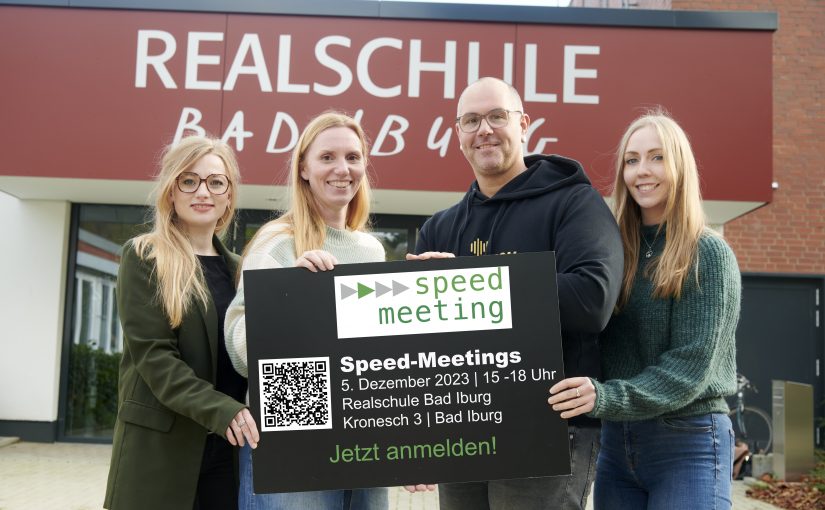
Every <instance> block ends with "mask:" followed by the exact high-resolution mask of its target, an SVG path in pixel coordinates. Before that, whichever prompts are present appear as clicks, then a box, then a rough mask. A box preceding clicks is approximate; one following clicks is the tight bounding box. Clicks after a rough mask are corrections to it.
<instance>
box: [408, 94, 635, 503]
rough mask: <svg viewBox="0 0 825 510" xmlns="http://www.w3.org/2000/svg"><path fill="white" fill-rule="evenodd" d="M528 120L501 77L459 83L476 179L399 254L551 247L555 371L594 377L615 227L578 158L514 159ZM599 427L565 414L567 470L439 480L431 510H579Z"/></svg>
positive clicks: (616, 259)
mask: <svg viewBox="0 0 825 510" xmlns="http://www.w3.org/2000/svg"><path fill="white" fill-rule="evenodd" d="M529 125H530V118H529V116H528V115H527V114H526V113H524V108H523V106H522V102H521V98H520V97H519V94H518V92H517V91H516V90H515V89H514V88H513V87H512V86H510V85H509V84H507V83H506V82H504V81H502V80H499V79H496V78H481V79H480V80H478V81H476V82H475V83H473V84H471V85H469V86H468V87H467V88H466V89H465V90H464V92H463V93H462V94H461V97H460V98H459V100H458V116H457V118H456V134H457V135H458V139H459V142H460V144H461V152H463V153H464V156H465V157H466V158H467V161H468V162H469V163H470V166H472V168H473V173H474V174H475V177H476V180H475V182H473V184H472V185H471V186H470V189H469V191H467V194H466V195H464V198H463V199H462V200H461V202H459V203H458V204H456V205H454V206H452V207H450V208H449V209H445V210H443V211H439V212H437V213H436V214H435V215H433V217H432V218H430V219H429V220H427V222H426V223H425V224H424V226H423V227H422V228H421V231H420V233H419V236H418V242H417V243H416V246H415V252H416V254H415V255H412V254H410V255H408V256H407V258H408V259H409V260H423V259H428V258H436V257H444V256H452V255H449V254H453V255H459V256H461V255H492V254H500V253H526V252H537V251H554V252H556V270H557V272H558V292H559V311H560V316H561V317H560V318H561V333H562V348H563V351H564V367H565V376H567V377H574V376H588V377H594V378H599V376H600V366H599V346H598V334H599V333H600V332H601V330H602V329H604V327H605V325H607V321H608V319H609V318H610V314H611V313H612V311H613V306H614V305H615V303H616V299H617V297H618V295H619V288H620V286H621V282H622V265H623V255H622V243H621V238H620V237H619V230H618V228H617V227H616V222H615V220H614V219H613V215H612V214H611V213H610V210H609V209H608V207H607V205H606V204H605V202H604V200H603V199H602V197H601V195H599V193H598V192H597V191H596V190H595V189H594V188H593V186H592V185H591V184H590V180H589V179H588V178H587V176H586V175H585V174H584V170H583V169H582V166H581V164H579V163H578V162H577V161H574V160H572V159H567V158H563V157H561V156H544V155H533V156H528V157H526V158H525V157H524V151H523V143H524V140H525V136H526V134H527V128H528V126H529ZM542 403H543V402H542ZM599 425H600V423H599V422H598V421H597V420H595V419H592V418H588V417H587V416H577V417H576V418H573V419H571V420H570V421H569V431H570V452H571V468H572V475H570V476H558V477H550V478H529V479H516V480H495V481H489V482H471V483H451V484H441V485H439V502H440V507H441V510H457V509H461V510H463V509H467V510H483V509H487V508H489V509H491V510H495V509H505V508H507V509H511V508H513V509H519V510H530V509H547V508H552V509H565V510H566V509H571V510H573V509H584V507H585V504H586V503H587V497H588V494H589V491H590V485H591V482H592V478H593V473H594V471H595V463H596V457H597V455H598V451H599ZM417 487H418V488H419V490H420V489H421V488H423V486H417ZM410 489H411V490H412V488H410Z"/></svg>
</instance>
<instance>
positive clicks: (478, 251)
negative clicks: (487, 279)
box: [470, 239, 487, 257]
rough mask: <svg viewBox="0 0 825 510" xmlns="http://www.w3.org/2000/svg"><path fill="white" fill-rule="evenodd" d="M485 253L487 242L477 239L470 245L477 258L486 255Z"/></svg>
mask: <svg viewBox="0 0 825 510" xmlns="http://www.w3.org/2000/svg"><path fill="white" fill-rule="evenodd" d="M485 251H487V241H482V240H481V239H476V240H475V241H473V242H472V243H470V252H471V253H472V254H473V255H475V256H476V257H480V256H482V255H484V252H485Z"/></svg>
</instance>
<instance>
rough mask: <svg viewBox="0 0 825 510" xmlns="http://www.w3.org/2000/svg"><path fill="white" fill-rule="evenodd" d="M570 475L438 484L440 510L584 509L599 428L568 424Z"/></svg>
mask: <svg viewBox="0 0 825 510" xmlns="http://www.w3.org/2000/svg"><path fill="white" fill-rule="evenodd" d="M568 430H569V433H570V468H571V471H572V474H571V475H567V476H553V477H545V478H518V479H512V480H492V481H489V482H469V483H442V484H438V500H439V508H441V510H486V509H490V510H510V509H518V510H545V509H548V508H552V509H554V510H583V509H584V507H585V505H586V504H587V496H588V494H589V493H590V483H591V482H592V481H593V474H594V472H595V470H596V457H597V456H598V454H599V429H598V428H593V427H569V428H568Z"/></svg>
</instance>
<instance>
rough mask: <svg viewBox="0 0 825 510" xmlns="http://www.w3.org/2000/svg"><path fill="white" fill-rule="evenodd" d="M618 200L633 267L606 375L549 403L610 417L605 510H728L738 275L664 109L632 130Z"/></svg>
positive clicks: (606, 355) (600, 502) (601, 497)
mask: <svg viewBox="0 0 825 510" xmlns="http://www.w3.org/2000/svg"><path fill="white" fill-rule="evenodd" d="M613 204H614V207H615V214H616V219H617V221H618V224H619V231H620V232H621V234H622V240H623V244H624V256H625V259H624V260H625V266H624V269H625V271H624V280H623V283H622V291H621V294H620V296H619V302H618V304H617V306H616V310H615V313H614V314H613V317H612V318H611V319H610V322H609V323H608V325H607V328H606V329H605V330H604V332H603V333H602V334H601V336H600V347H601V363H602V372H603V376H604V379H603V380H601V381H597V380H595V379H590V378H587V377H572V378H569V379H564V380H562V381H560V382H558V383H557V384H555V385H554V386H553V387H552V388H550V393H552V396H551V397H550V399H549V403H550V404H551V405H552V406H553V409H554V410H556V411H559V412H560V413H561V417H562V418H570V417H573V416H577V415H580V414H585V413H586V414H587V415H588V416H591V417H594V418H601V419H602V433H601V450H600V452H599V458H598V461H597V465H596V483H595V487H594V490H593V494H594V507H595V508H596V509H597V510H599V509H610V510H623V509H628V510H629V509H634V510H635V509H651V510H654V509H664V508H666V509H668V510H692V509H695V508H715V509H730V508H731V476H732V467H733V447H734V442H733V429H732V425H731V421H730V419H729V418H728V405H727V403H726V401H725V396H727V395H731V394H733V393H734V392H735V391H736V342H735V339H734V334H735V333H736V324H737V322H738V321H739V309H740V296H741V280H740V276H739V268H738V265H737V263H736V257H735V256H734V254H733V251H732V250H731V249H730V247H729V246H728V245H727V243H725V241H724V240H723V239H722V237H721V236H719V235H718V234H716V233H715V232H713V231H712V230H710V229H709V228H707V227H706V226H705V216H704V212H703V210H702V201H701V196H700V193H699V175H698V171H697V168H696V161H695V159H694V156H693V151H692V150H691V147H690V143H689V142H688V138H687V135H686V134H685V132H684V131H683V130H682V128H681V127H680V126H679V125H678V124H677V123H676V122H675V121H674V120H673V119H672V118H670V117H669V116H667V115H666V114H664V113H663V112H662V111H659V110H655V111H653V112H651V113H649V114H646V115H644V116H642V117H640V118H638V119H636V120H635V121H634V122H633V123H631V124H630V126H629V127H628V128H627V130H626V131H625V134H624V136H623V137H622V140H621V143H620V145H619V150H618V153H617V162H616V178H615V184H614V189H613Z"/></svg>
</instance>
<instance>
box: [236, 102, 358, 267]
mask: <svg viewBox="0 0 825 510" xmlns="http://www.w3.org/2000/svg"><path fill="white" fill-rule="evenodd" d="M335 127H345V128H349V129H351V130H352V131H354V132H355V134H356V135H357V136H358V140H359V142H360V144H361V155H362V157H363V162H364V168H365V169H366V168H368V166H369V160H368V159H367V158H368V154H369V142H368V141H367V136H366V135H365V134H364V130H363V129H361V125H360V124H358V122H357V121H356V120H355V119H353V118H352V117H350V116H348V115H346V114H344V113H340V112H335V111H326V112H323V113H321V114H320V115H318V116H317V117H315V118H314V119H312V120H311V121H310V122H309V124H308V125H307V127H306V128H304V131H303V132H302V133H301V136H300V137H299V138H298V142H297V143H296V144H295V148H294V149H293V150H292V157H291V158H290V161H289V189H290V193H289V195H290V205H289V208H288V209H287V211H286V212H285V213H284V214H283V215H282V216H281V217H280V218H277V219H275V220H272V221H270V222H269V223H267V224H266V225H264V226H263V227H261V228H260V230H258V233H256V234H255V236H254V237H253V238H252V240H251V241H250V242H249V244H247V246H246V249H245V250H244V256H246V254H247V253H248V252H249V250H250V249H252V247H253V245H256V244H257V243H260V242H263V241H264V240H266V239H271V238H272V237H273V236H275V235H279V234H282V233H285V234H291V235H292V237H293V239H294V240H295V256H296V257H298V256H300V255H301V254H302V253H304V252H305V251H309V250H317V249H319V248H321V247H322V246H323V245H324V240H325V239H326V231H327V229H326V223H325V222H324V219H323V217H322V216H321V212H320V211H319V210H318V204H317V203H316V201H315V198H314V197H313V195H312V189H311V188H310V186H309V182H308V181H306V180H304V179H303V178H302V177H301V169H302V167H303V165H304V158H305V156H306V153H307V151H308V150H309V147H310V145H312V142H314V141H315V139H316V138H317V137H318V135H320V134H321V133H322V132H324V131H326V130H327V129H330V128H335ZM369 216H370V184H369V179H368V176H367V173H365V174H364V178H363V179H361V184H360V185H359V187H358V190H357V191H356V192H355V196H353V197H352V200H351V201H350V203H349V206H348V207H347V217H346V228H347V229H349V230H365V229H366V227H367V223H368V221H369ZM275 224H281V225H283V228H281V229H278V230H277V232H276V233H274V234H273V233H272V232H271V231H269V230H270V229H269V228H267V227H271V226H272V225H275ZM267 231H269V232H268V233H266V234H264V232H267ZM264 236H267V237H266V238H264Z"/></svg>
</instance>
